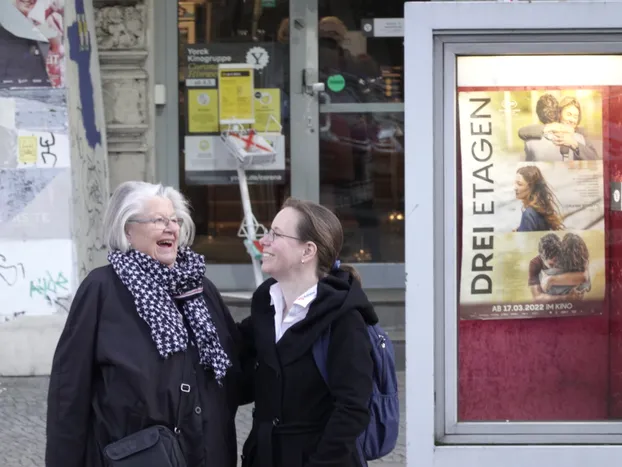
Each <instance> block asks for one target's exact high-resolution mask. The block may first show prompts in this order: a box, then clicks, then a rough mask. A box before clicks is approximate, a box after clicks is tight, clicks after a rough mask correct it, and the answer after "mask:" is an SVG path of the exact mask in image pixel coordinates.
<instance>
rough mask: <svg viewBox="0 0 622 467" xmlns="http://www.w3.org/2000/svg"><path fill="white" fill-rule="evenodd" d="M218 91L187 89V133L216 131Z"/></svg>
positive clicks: (217, 125)
mask: <svg viewBox="0 0 622 467" xmlns="http://www.w3.org/2000/svg"><path fill="white" fill-rule="evenodd" d="M218 129H219V122H218V91H217V90H216V89H188V133H218Z"/></svg>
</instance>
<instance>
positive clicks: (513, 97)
mask: <svg viewBox="0 0 622 467" xmlns="http://www.w3.org/2000/svg"><path fill="white" fill-rule="evenodd" d="M458 99H459V103H458V104H459V106H460V107H462V109H463V110H464V109H465V108H471V113H472V112H475V114H474V115H473V116H472V117H471V116H470V114H469V115H463V114H462V112H461V115H460V120H461V122H462V121H464V120H465V119H466V122H470V121H473V123H474V125H476V124H477V126H476V127H474V132H475V133H477V132H478V131H479V132H480V134H481V135H482V136H483V135H484V134H485V133H488V134H486V135H485V136H487V138H486V140H487V141H488V142H490V144H491V147H492V148H494V153H495V158H496V159H497V160H498V161H501V160H502V161H503V162H507V163H512V162H568V161H573V160H575V161H576V160H602V157H603V130H602V124H603V92H602V91H601V90H600V89H546V90H540V89H532V90H515V89H511V90H497V89H494V90H481V91H479V90H477V91H476V90H473V91H467V92H459V97H458ZM469 103H471V105H469ZM475 104H479V105H481V108H480V109H478V106H476V105H475ZM484 115H489V117H488V118H486V121H483V119H484V118H485V117H484ZM480 124H483V125H480ZM488 127H490V132H488ZM466 129H468V130H469V131H471V129H470V128H469V127H468V126H467V127H465V128H464V130H466ZM461 133H463V132H462V131H461Z"/></svg>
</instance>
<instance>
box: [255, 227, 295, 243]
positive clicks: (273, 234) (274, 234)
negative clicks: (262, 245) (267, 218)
mask: <svg viewBox="0 0 622 467" xmlns="http://www.w3.org/2000/svg"><path fill="white" fill-rule="evenodd" d="M277 237H285V238H291V239H293V240H298V241H299V242H302V240H301V239H299V238H298V237H292V236H291V235H285V234H282V233H278V232H275V231H274V229H270V230H268V233H267V234H266V235H264V238H265V239H266V240H268V241H270V242H273V241H274V240H275V239H276V238H277Z"/></svg>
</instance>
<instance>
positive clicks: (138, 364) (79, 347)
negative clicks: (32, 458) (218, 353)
mask: <svg viewBox="0 0 622 467" xmlns="http://www.w3.org/2000/svg"><path fill="white" fill-rule="evenodd" d="M204 290H205V291H204V295H205V300H206V302H207V307H208V309H209V311H210V314H211V317H212V320H213V322H214V325H215V326H216V328H217V330H218V334H219V337H220V342H221V344H222V346H223V349H224V350H225V352H227V355H228V356H229V358H230V359H231V361H232V363H233V367H232V368H230V369H229V371H228V374H227V376H226V377H225V381H224V384H223V387H219V386H218V384H217V382H216V380H215V379H214V377H213V376H212V374H211V372H208V371H207V370H205V369H204V367H203V366H202V365H200V364H199V363H198V352H197V350H196V348H195V347H194V346H188V349H189V350H188V351H186V352H179V353H176V354H174V355H172V356H171V357H169V358H167V359H166V360H164V359H162V357H161V356H160V355H159V353H158V351H157V349H156V346H155V344H154V342H153V340H152V339H151V335H150V328H149V327H148V325H147V324H146V323H145V322H144V321H143V319H142V318H141V317H140V316H139V315H138V313H137V311H136V307H135V305H134V299H133V297H132V295H131V293H130V291H129V290H128V289H127V288H126V287H125V285H123V283H122V282H121V280H120V279H119V277H118V276H117V275H116V273H115V272H114V270H113V269H112V266H105V267H102V268H98V269H95V270H94V271H92V272H91V273H90V274H89V275H88V276H87V277H86V279H85V280H84V281H83V282H82V284H81V285H80V287H79V289H78V291H77V292H76V295H75V297H74V300H73V303H72V306H71V310H70V312H69V316H68V317H67V323H66V324H65V328H64V330H63V333H62V335H61V337H60V341H59V343H58V347H57V349H56V353H55V355H54V360H53V363H52V374H51V378H50V388H49V394H48V414H47V446H46V454H45V465H46V467H102V466H103V465H104V464H103V461H102V457H101V454H100V453H101V450H102V448H103V447H104V446H106V445H107V444H108V443H111V442H113V441H116V440H118V439H120V438H123V437H125V436H127V435H129V434H131V433H134V432H136V431H138V430H141V429H142V428H146V427H148V426H152V425H155V424H162V425H165V426H168V427H169V428H170V429H173V428H174V426H175V425H176V421H177V417H178V410H179V411H180V418H181V423H180V429H181V435H180V442H181V446H182V449H183V451H184V454H185V456H186V459H187V462H188V467H234V466H235V465H236V460H237V443H236V433H235V420H234V419H235V413H236V410H237V406H238V395H237V393H236V388H237V387H238V383H239V377H240V374H241V373H240V368H239V363H238V360H237V354H236V352H237V346H238V342H237V338H236V336H237V335H238V334H237V328H236V326H235V323H234V322H233V319H232V318H231V315H230V314H229V311H228V309H227V308H226V306H225V304H224V303H223V301H222V298H221V296H220V294H219V293H218V290H216V288H215V286H214V285H213V284H212V283H211V282H210V281H208V280H205V282H204ZM184 365H186V369H185V376H183V378H182V372H184ZM182 382H185V383H187V384H189V385H190V386H191V389H190V392H189V393H187V394H186V393H184V394H183V396H184V399H183V401H182V402H181V404H180V395H181V394H182V393H181V391H180V385H181V383H182Z"/></svg>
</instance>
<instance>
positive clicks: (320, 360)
mask: <svg viewBox="0 0 622 467" xmlns="http://www.w3.org/2000/svg"><path fill="white" fill-rule="evenodd" d="M328 344H330V325H329V326H328V329H326V330H325V331H324V332H323V333H322V334H321V335H320V337H319V339H318V340H316V341H315V342H314V343H313V359H314V360H315V365H316V366H317V369H318V370H319V371H320V374H321V375H322V378H324V382H325V383H326V386H328ZM329 388H330V387H329Z"/></svg>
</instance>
